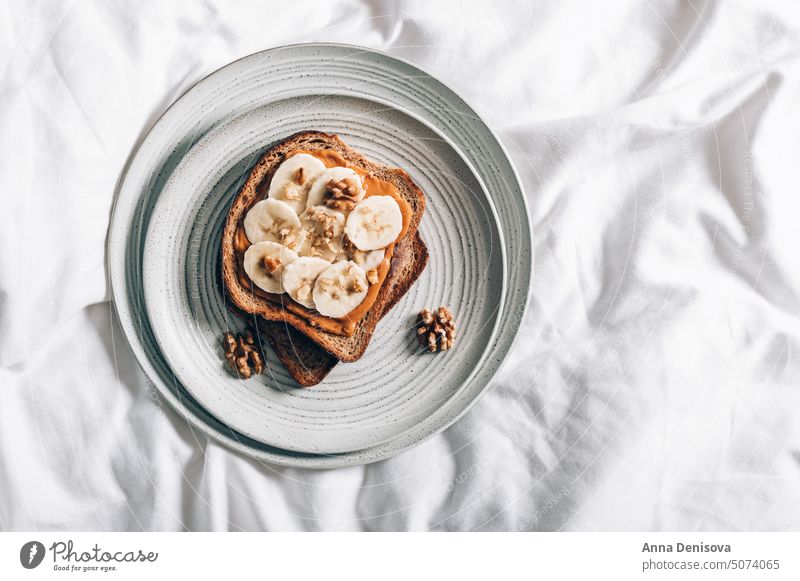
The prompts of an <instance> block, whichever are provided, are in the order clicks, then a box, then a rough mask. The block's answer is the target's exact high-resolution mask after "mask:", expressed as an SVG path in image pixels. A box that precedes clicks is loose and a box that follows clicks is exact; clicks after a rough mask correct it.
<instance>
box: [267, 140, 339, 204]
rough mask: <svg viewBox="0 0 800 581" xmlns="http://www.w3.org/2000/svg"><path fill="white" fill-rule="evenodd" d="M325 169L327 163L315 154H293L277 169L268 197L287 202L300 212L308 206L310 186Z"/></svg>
mask: <svg viewBox="0 0 800 581" xmlns="http://www.w3.org/2000/svg"><path fill="white" fill-rule="evenodd" d="M324 171H325V164H324V163H322V161H321V160H320V159H318V158H316V157H314V156H313V155H309V154H307V153H298V154H297V155H293V156H292V157H290V158H289V159H287V160H286V161H284V162H283V163H282V164H281V165H279V166H278V169H277V170H275V174H274V175H273V176H272V181H271V182H270V184H269V193H268V197H270V198H274V199H276V200H281V201H282V202H286V203H287V204H289V205H290V206H291V207H292V210H294V212H295V214H300V213H301V212H302V211H303V210H304V209H305V207H306V199H307V198H308V190H309V188H310V187H311V185H312V184H313V183H314V180H315V179H316V178H317V176H319V174H321V173H322V172H324Z"/></svg>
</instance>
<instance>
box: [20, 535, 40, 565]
mask: <svg viewBox="0 0 800 581" xmlns="http://www.w3.org/2000/svg"><path fill="white" fill-rule="evenodd" d="M44 553H45V551H44V545H43V544H42V543H40V542H39V541H28V542H27V543H25V544H24V545H22V548H21V549H20V550H19V562H20V563H22V566H23V567H25V568H26V569H35V568H36V567H38V566H39V565H40V564H41V562H42V559H44Z"/></svg>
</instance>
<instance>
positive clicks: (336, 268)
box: [312, 260, 369, 319]
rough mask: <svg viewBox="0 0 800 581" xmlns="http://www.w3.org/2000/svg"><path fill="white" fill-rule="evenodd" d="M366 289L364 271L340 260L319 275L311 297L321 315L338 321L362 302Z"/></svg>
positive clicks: (348, 261) (353, 264) (367, 285)
mask: <svg viewBox="0 0 800 581" xmlns="http://www.w3.org/2000/svg"><path fill="white" fill-rule="evenodd" d="M368 288H369V284H368V283H367V275H366V273H365V272H364V270H363V269H362V268H361V267H360V266H358V265H357V264H356V263H355V262H352V261H350V260H347V261H345V260H342V261H340V262H337V263H335V264H331V265H330V266H329V267H328V268H326V269H325V270H323V271H322V273H320V275H319V276H318V277H317V281H316V282H315V283H314V292H313V294H312V297H313V299H314V305H315V306H316V309H317V311H318V312H319V313H320V314H321V315H324V316H326V317H333V318H334V319H338V318H340V317H344V316H345V315H347V314H348V313H350V312H352V311H353V309H355V308H356V307H357V306H358V305H360V304H361V303H362V302H363V301H364V298H365V297H366V296H367V289H368Z"/></svg>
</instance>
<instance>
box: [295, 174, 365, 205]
mask: <svg viewBox="0 0 800 581" xmlns="http://www.w3.org/2000/svg"><path fill="white" fill-rule="evenodd" d="M363 199H364V184H363V182H362V180H361V176H360V175H358V174H357V173H356V172H355V171H354V170H352V169H350V168H349V167H332V168H330V169H326V170H325V171H324V172H322V173H321V174H319V175H318V176H317V178H316V179H315V180H314V183H313V184H312V185H311V189H310V190H309V191H308V200H307V202H306V207H307V208H311V207H313V206H327V207H328V208H331V209H333V210H338V211H340V212H345V213H346V212H349V211H350V210H352V209H353V206H355V205H356V204H357V203H359V202H360V201H361V200H363Z"/></svg>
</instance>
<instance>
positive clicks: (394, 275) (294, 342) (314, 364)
mask: <svg viewBox="0 0 800 581" xmlns="http://www.w3.org/2000/svg"><path fill="white" fill-rule="evenodd" d="M427 262H428V249H427V247H426V246H425V242H423V240H422V238H421V237H420V235H419V232H417V234H415V235H414V238H413V240H409V239H408V238H405V239H403V240H402V241H401V242H400V243H399V244H398V245H397V247H396V249H395V253H394V256H393V258H392V265H391V268H390V270H389V275H388V276H387V278H386V282H385V283H384V285H385V287H384V288H385V289H386V292H387V294H388V295H389V296H388V300H387V301H386V304H385V305H384V307H383V312H382V313H381V318H383V317H384V316H385V315H386V314H387V313H388V312H389V311H390V310H391V309H392V307H394V306H395V305H396V304H397V302H398V301H399V300H400V299H401V298H403V296H404V295H405V294H406V293H407V292H408V289H410V288H411V285H412V284H414V282H415V281H416V280H417V278H419V275H420V274H421V273H422V270H423V269H424V268H425V264H426V263H427ZM258 329H259V331H260V333H261V334H262V335H263V336H265V337H266V338H267V340H268V341H269V344H270V346H271V347H272V349H273V350H274V351H275V353H276V354H277V356H278V359H280V361H281V363H283V366H284V367H285V368H286V369H287V370H288V371H289V373H290V374H291V376H292V377H293V378H294V379H295V381H297V383H299V384H300V385H302V386H305V387H310V386H312V385H317V384H318V383H319V382H320V381H322V380H323V379H324V378H325V376H326V375H328V373H330V371H331V370H332V369H333V368H334V367H335V366H336V364H337V363H338V362H339V360H338V359H336V357H334V356H333V355H331V354H330V353H328V352H327V351H325V350H324V349H322V347H320V346H319V345H317V344H316V343H315V342H314V341H312V340H311V339H309V338H308V337H307V336H306V335H304V334H303V333H300V332H299V331H298V330H297V329H295V328H294V327H292V326H291V325H289V324H287V323H284V322H279V321H267V320H266V319H260V321H259V323H258Z"/></svg>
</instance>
